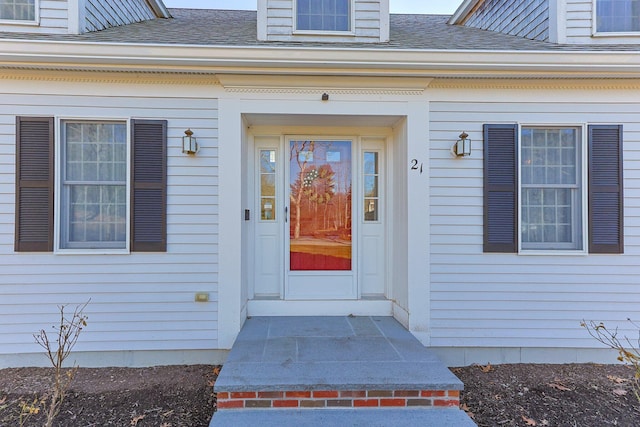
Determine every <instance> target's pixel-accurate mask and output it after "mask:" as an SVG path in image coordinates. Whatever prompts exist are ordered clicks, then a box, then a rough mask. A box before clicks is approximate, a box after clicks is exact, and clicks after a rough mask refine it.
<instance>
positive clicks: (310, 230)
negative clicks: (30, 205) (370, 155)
mask: <svg viewBox="0 0 640 427" xmlns="http://www.w3.org/2000/svg"><path fill="white" fill-rule="evenodd" d="M289 152H290V156H289V159H290V160H289V164H290V166H289V167H290V174H289V177H290V183H289V186H290V190H289V198H290V206H291V211H290V222H289V237H290V241H289V243H290V244H289V257H290V270H291V271H351V270H352V252H353V251H352V235H351V234H352V227H351V225H352V209H351V185H352V182H351V177H352V174H351V141H328V140H327V141H290V142H289Z"/></svg>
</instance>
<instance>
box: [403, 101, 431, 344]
mask: <svg viewBox="0 0 640 427" xmlns="http://www.w3.org/2000/svg"><path fill="white" fill-rule="evenodd" d="M407 154H408V157H409V158H408V159H407V173H408V177H407V187H408V188H407V216H408V229H409V233H408V236H407V257H408V259H407V265H408V274H407V280H408V308H409V309H408V312H409V330H410V331H411V333H413V335H415V336H416V338H418V339H419V340H420V342H422V343H423V344H424V345H427V346H428V345H430V339H431V336H430V335H431V334H430V332H429V320H430V313H431V289H430V283H431V280H430V264H431V260H430V255H429V253H430V250H429V247H430V226H429V168H430V164H429V103H428V102H424V101H420V102H410V103H409V116H408V119H407ZM414 159H415V160H417V163H416V162H414V161H413V160H414ZM414 164H415V166H416V169H413V168H412V166H413V165H414Z"/></svg>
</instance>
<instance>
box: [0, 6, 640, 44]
mask: <svg viewBox="0 0 640 427" xmlns="http://www.w3.org/2000/svg"><path fill="white" fill-rule="evenodd" d="M170 12H171V14H172V16H173V18H172V19H155V20H151V21H145V22H140V23H136V24H130V25H126V26H121V27H116V28H110V29H106V30H103V31H99V32H94V33H87V34H81V35H66V34H60V35H46V34H16V33H0V38H1V39H30V40H55V41H79V42H83V41H84V42H105V43H133V44H180V45H199V46H238V47H239V46H252V47H256V46H269V47H278V46H282V47H333V48H362V49H409V50H414V49H415V50H516V51H517V50H520V51H548V50H586V51H589V50H594V51H626V50H632V51H638V50H640V46H638V45H598V46H593V45H591V46H585V45H558V44H553V43H549V42H543V41H537V40H528V39H524V38H521V37H515V36H510V35H506V34H501V33H497V32H492V31H485V30H480V29H476V28H468V27H463V26H452V25H448V24H447V20H448V19H449V16H444V15H400V14H392V15H391V18H390V41H389V42H388V43H366V44H362V43H357V44H356V43H331V44H329V43H309V42H259V41H257V35H256V26H257V17H256V15H257V14H256V12H255V11H242V10H200V9H171V10H170Z"/></svg>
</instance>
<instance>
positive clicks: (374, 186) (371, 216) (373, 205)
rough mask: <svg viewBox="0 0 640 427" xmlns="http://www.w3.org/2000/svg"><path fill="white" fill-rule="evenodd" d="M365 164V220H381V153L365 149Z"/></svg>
mask: <svg viewBox="0 0 640 427" xmlns="http://www.w3.org/2000/svg"><path fill="white" fill-rule="evenodd" d="M363 164H364V171H363V172H364V174H363V175H364V176H363V182H364V220H365V221H379V220H380V218H379V214H378V206H379V202H380V200H379V198H380V187H379V185H380V184H379V181H380V164H379V153H377V152H375V151H365V152H364V154H363Z"/></svg>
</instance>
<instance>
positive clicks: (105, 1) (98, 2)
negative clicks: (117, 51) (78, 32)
mask: <svg viewBox="0 0 640 427" xmlns="http://www.w3.org/2000/svg"><path fill="white" fill-rule="evenodd" d="M85 16H86V19H85V27H84V29H85V31H88V32H90V31H100V30H104V29H106V28H111V27H118V26H120V25H126V24H131V23H133V22H141V21H146V20H149V19H153V18H154V17H155V16H154V14H153V11H152V10H151V8H149V5H148V4H147V2H146V1H145V0H88V1H87V6H86V13H85Z"/></svg>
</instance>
